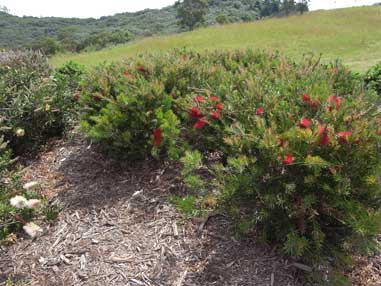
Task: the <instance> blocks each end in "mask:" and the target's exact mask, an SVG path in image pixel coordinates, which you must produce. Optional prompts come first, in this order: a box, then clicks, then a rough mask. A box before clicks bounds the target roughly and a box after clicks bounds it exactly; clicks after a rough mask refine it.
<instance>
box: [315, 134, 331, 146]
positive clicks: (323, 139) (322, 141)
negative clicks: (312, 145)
mask: <svg viewBox="0 0 381 286" xmlns="http://www.w3.org/2000/svg"><path fill="white" fill-rule="evenodd" d="M328 143H329V136H328V134H327V133H324V134H323V135H321V137H320V140H319V143H318V144H319V145H320V146H326V145H328Z"/></svg>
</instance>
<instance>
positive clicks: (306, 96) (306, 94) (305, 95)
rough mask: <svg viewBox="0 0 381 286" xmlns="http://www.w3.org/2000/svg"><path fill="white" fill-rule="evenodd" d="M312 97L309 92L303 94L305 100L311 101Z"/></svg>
mask: <svg viewBox="0 0 381 286" xmlns="http://www.w3.org/2000/svg"><path fill="white" fill-rule="evenodd" d="M310 101H311V98H310V96H309V94H308V93H305V94H303V102H310Z"/></svg>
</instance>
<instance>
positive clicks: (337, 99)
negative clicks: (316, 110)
mask: <svg viewBox="0 0 381 286" xmlns="http://www.w3.org/2000/svg"><path fill="white" fill-rule="evenodd" d="M328 102H329V103H330V104H331V106H329V107H328V109H327V110H328V111H332V110H333V106H332V105H335V106H336V110H339V109H340V107H341V102H342V100H341V97H338V96H334V95H331V96H330V97H328Z"/></svg>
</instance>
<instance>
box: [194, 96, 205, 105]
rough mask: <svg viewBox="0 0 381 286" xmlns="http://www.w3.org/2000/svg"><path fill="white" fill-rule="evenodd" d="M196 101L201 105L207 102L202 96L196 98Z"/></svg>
mask: <svg viewBox="0 0 381 286" xmlns="http://www.w3.org/2000/svg"><path fill="white" fill-rule="evenodd" d="M194 100H195V101H196V102H198V103H201V102H204V101H205V99H204V98H203V97H202V96H200V95H198V96H196V97H195V98H194Z"/></svg>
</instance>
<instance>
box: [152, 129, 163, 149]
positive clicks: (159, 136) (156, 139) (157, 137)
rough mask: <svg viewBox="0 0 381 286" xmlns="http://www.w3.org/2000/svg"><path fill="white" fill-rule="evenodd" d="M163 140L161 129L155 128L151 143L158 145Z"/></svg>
mask: <svg viewBox="0 0 381 286" xmlns="http://www.w3.org/2000/svg"><path fill="white" fill-rule="evenodd" d="M162 141H163V134H162V131H161V129H155V130H154V131H153V145H155V146H160V145H161V143H162Z"/></svg>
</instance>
